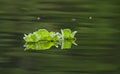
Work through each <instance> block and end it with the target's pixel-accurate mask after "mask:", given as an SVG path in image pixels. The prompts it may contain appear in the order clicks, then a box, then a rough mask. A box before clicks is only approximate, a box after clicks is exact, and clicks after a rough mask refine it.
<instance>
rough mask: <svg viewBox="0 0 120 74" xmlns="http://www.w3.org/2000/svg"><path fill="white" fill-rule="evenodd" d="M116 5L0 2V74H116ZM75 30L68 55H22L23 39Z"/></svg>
mask: <svg viewBox="0 0 120 74" xmlns="http://www.w3.org/2000/svg"><path fill="white" fill-rule="evenodd" d="M119 3H120V1H119V0H99V1H98V0H0V74H120V58H119V57H120V4H119ZM64 28H69V29H71V30H73V31H74V30H76V31H78V33H77V34H76V38H77V40H76V43H77V44H78V45H77V46H75V45H72V47H71V48H70V49H60V47H59V48H56V47H52V48H50V49H48V50H40V51H33V50H29V51H24V49H25V48H24V44H25V41H24V40H23V36H24V33H31V32H34V31H36V30H38V29H47V30H49V31H60V29H64Z"/></svg>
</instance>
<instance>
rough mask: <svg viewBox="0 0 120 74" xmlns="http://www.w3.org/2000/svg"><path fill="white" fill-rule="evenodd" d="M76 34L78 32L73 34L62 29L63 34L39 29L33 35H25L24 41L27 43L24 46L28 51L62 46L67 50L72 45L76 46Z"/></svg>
mask: <svg viewBox="0 0 120 74" xmlns="http://www.w3.org/2000/svg"><path fill="white" fill-rule="evenodd" d="M76 33H77V31H73V32H72V31H71V30H70V29H61V33H59V32H53V31H50V32H49V31H47V30H46V29H39V30H38V31H35V32H33V33H29V34H24V37H23V39H24V40H25V41H26V44H25V45H24V46H25V47H26V49H36V50H40V49H49V48H51V47H52V46H56V47H58V46H59V45H61V49H67V48H70V47H71V44H72V43H73V44H75V39H76V38H75V34H76Z"/></svg>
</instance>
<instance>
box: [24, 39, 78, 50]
mask: <svg viewBox="0 0 120 74" xmlns="http://www.w3.org/2000/svg"><path fill="white" fill-rule="evenodd" d="M72 44H74V45H77V44H76V43H75V40H62V41H57V42H56V41H39V42H31V43H28V42H26V43H25V45H24V47H25V50H29V49H32V50H46V49H50V48H51V47H53V46H55V47H57V48H58V47H59V46H61V49H70V48H71V46H72Z"/></svg>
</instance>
